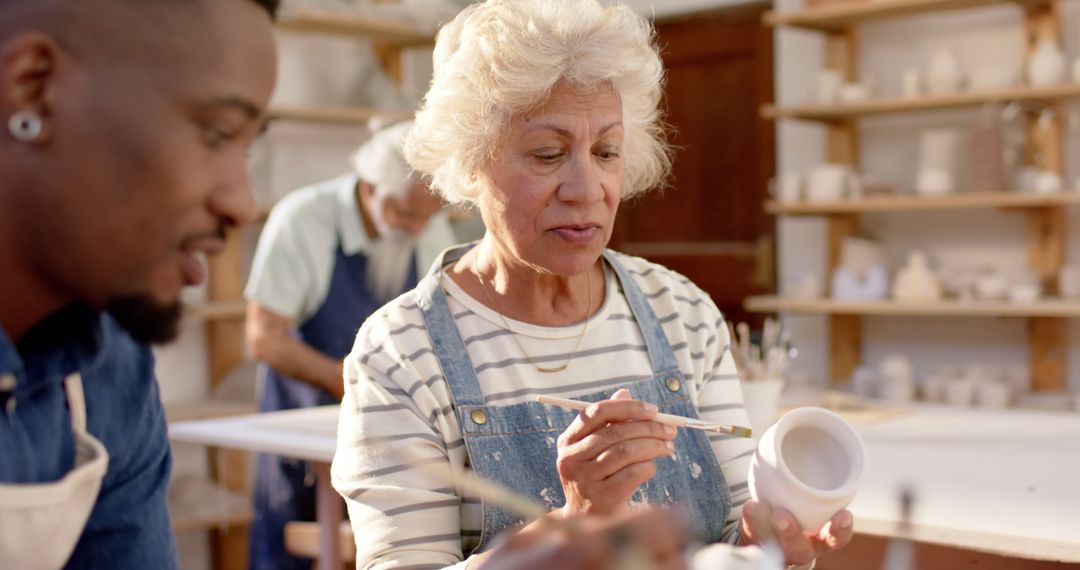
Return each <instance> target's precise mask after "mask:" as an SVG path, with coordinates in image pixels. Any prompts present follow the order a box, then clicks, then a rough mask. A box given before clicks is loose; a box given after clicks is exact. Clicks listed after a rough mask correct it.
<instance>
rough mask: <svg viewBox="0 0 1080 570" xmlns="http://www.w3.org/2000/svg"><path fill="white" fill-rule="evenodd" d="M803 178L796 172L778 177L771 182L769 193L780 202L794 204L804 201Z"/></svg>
mask: <svg viewBox="0 0 1080 570" xmlns="http://www.w3.org/2000/svg"><path fill="white" fill-rule="evenodd" d="M802 186H803V181H802V177H801V176H799V175H798V174H795V173H794V172H788V173H786V174H780V175H777V176H776V178H773V179H772V180H771V181H769V193H770V194H772V197H773V198H774V199H776V200H777V201H778V202H784V203H789V204H790V203H794V202H798V201H799V200H801V199H802Z"/></svg>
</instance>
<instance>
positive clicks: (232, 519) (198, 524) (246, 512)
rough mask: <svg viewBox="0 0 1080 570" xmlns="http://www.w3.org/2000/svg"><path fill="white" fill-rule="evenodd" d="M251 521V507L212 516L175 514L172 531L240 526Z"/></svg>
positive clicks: (178, 532) (180, 531) (177, 532)
mask: <svg viewBox="0 0 1080 570" xmlns="http://www.w3.org/2000/svg"><path fill="white" fill-rule="evenodd" d="M250 522H251V509H243V510H239V509H238V510H236V511H234V512H227V513H222V514H221V515H214V516H202V517H200V516H186V515H183V514H176V515H175V516H174V517H173V521H172V528H173V532H174V533H176V534H180V533H182V532H192V531H196V530H217V529H219V528H225V527H231V526H242V525H246V524H248V523H250Z"/></svg>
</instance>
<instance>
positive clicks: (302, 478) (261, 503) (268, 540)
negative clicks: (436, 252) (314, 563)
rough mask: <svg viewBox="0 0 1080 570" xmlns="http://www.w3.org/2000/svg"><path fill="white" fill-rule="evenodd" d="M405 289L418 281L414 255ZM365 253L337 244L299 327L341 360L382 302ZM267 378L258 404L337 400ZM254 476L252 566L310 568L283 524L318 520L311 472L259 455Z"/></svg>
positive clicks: (257, 569)
mask: <svg viewBox="0 0 1080 570" xmlns="http://www.w3.org/2000/svg"><path fill="white" fill-rule="evenodd" d="M410 267H411V269H410V270H409V277H408V279H407V280H406V283H405V288H406V290H408V289H411V288H412V287H413V286H414V285H415V284H416V263H415V254H414V260H413V263H412V264H411V266H410ZM366 270H367V256H366V255H364V254H363V253H359V254H356V255H345V253H344V252H343V251H342V249H341V245H340V243H339V244H338V246H337V248H336V251H335V253H334V270H333V274H332V276H331V278H330V290H329V292H328V293H327V295H326V300H325V301H323V304H322V306H321V307H319V310H318V311H317V312H316V313H315V315H314V316H312V317H311V318H310V319H308V320H307V321H305V322H304V323H303V324H302V325H301V326H300V327H299V329H298V331H297V335H296V336H297V338H299V340H300V341H302V342H304V343H305V344H308V345H309V346H311V347H312V348H314V349H315V350H318V351H319V352H322V353H323V354H325V355H327V356H329V357H330V358H333V359H337V360H343V359H344V358H345V356H347V355H348V354H349V352H350V351H351V350H352V347H353V342H354V341H355V340H356V331H357V330H359V329H360V325H362V324H363V323H364V320H365V319H367V318H368V316H369V315H371V313H373V312H375V310H377V309H378V308H379V307H381V306H382V305H383V304H384V301H382V300H380V299H377V298H375V296H374V295H373V294H372V293H371V292H370V291H369V290H368V288H367V284H366V283H365V277H364V275H365V272H366ZM260 373H261V375H262V376H263V378H264V381H263V393H262V400H261V401H260V403H259V410H260V411H263V412H270V411H278V410H291V409H296V408H310V407H313V406H324V405H329V404H337V403H339V402H338V400H337V398H335V397H334V396H333V395H331V394H330V393H328V392H326V391H324V390H322V389H320V388H316V387H315V386H312V385H311V384H307V383H305V382H301V381H299V380H295V379H292V378H289V377H287V376H285V375H282V374H280V373H278V372H277V371H276V370H274V369H273V368H271V367H269V366H267V365H265V364H262V365H260ZM256 469H257V473H256V479H255V516H254V520H253V521H252V524H251V537H250V551H249V555H250V558H249V562H248V564H249V568H252V569H254V570H270V569H275V570H276V569H289V570H292V569H296V570H311V559H310V558H297V557H295V556H290V555H288V554H287V553H286V552H285V524H286V523H288V522H290V521H314V520H315V487H314V478H313V474H312V473H310V472H309V471H308V468H307V464H306V463H305V462H303V461H297V460H291V459H284V458H281V457H277V456H273V455H259V456H258V459H257V467H256Z"/></svg>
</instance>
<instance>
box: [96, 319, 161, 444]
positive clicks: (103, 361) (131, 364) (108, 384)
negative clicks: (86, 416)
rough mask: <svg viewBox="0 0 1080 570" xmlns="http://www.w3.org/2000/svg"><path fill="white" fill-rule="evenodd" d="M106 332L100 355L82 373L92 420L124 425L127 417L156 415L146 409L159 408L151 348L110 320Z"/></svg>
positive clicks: (105, 323) (105, 327)
mask: <svg viewBox="0 0 1080 570" xmlns="http://www.w3.org/2000/svg"><path fill="white" fill-rule="evenodd" d="M103 330H104V332H105V337H104V344H103V346H102V349H101V353H100V354H99V356H98V358H97V359H95V360H94V362H93V363H91V364H90V365H89V366H87V367H86V368H85V369H83V370H82V371H81V374H82V378H83V391H84V392H85V393H86V401H87V409H88V410H90V411H91V413H90V417H91V419H92V420H93V419H95V417H96V419H98V420H105V419H108V420H109V422H110V423H112V422H116V421H119V422H121V423H125V422H124V420H125V419H126V418H128V416H131V415H133V414H140V415H141V414H145V413H146V412H148V411H153V410H147V409H146V408H147V406H149V407H150V408H158V407H160V400H159V399H158V391H157V382H156V379H155V375H154V354H153V351H152V350H151V348H150V347H149V346H148V345H146V344H143V343H141V342H138V341H136V340H135V339H133V338H132V337H131V335H130V334H128V332H127V331H126V330H124V328H123V327H121V326H120V325H119V324H118V323H117V322H116V321H115V320H113V319H112V318H111V317H109V316H106V317H105V319H104V324H103ZM106 411H107V412H106ZM103 412H106V413H103ZM104 416H108V417H104Z"/></svg>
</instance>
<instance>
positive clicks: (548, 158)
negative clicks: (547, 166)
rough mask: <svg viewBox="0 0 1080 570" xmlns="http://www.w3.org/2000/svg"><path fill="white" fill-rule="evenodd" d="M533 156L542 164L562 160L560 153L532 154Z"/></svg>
mask: <svg viewBox="0 0 1080 570" xmlns="http://www.w3.org/2000/svg"><path fill="white" fill-rule="evenodd" d="M533 156H535V157H536V158H537V159H538V160H541V161H543V162H555V161H556V160H559V159H560V158H562V153H558V152H552V153H537V154H534V155H533Z"/></svg>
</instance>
